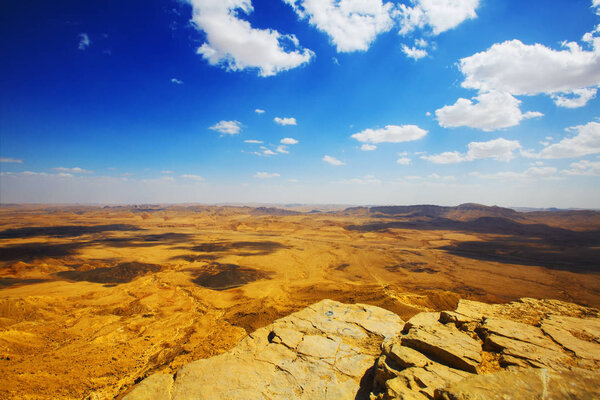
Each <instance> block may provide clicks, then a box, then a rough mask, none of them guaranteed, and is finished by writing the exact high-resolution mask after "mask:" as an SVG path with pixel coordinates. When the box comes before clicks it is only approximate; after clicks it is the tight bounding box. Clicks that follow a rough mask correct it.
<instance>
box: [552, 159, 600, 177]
mask: <svg viewBox="0 0 600 400" xmlns="http://www.w3.org/2000/svg"><path fill="white" fill-rule="evenodd" d="M570 167H571V168H570V169H566V170H564V171H561V173H563V174H565V175H587V176H600V161H589V160H581V161H578V162H574V163H572V164H571V165H570Z"/></svg>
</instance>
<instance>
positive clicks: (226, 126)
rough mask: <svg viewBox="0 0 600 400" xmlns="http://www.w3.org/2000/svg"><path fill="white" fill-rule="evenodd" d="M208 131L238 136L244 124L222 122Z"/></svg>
mask: <svg viewBox="0 0 600 400" xmlns="http://www.w3.org/2000/svg"><path fill="white" fill-rule="evenodd" d="M208 129H212V130H213V131H217V132H221V133H223V134H227V135H237V134H238V133H240V130H241V129H242V123H241V122H239V121H220V122H217V123H216V124H214V125H213V126H211V127H210V128H208Z"/></svg>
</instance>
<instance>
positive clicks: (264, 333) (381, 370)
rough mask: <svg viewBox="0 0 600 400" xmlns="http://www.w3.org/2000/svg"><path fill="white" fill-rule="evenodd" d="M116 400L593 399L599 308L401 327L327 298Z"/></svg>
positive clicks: (545, 305) (474, 316)
mask: <svg viewBox="0 0 600 400" xmlns="http://www.w3.org/2000/svg"><path fill="white" fill-rule="evenodd" d="M123 399H124V400H182V399H228V400H237V399H239V400H250V399H261V400H263V399H371V400H375V399H377V400H387V399H422V400H425V399H445V400H451V399H456V400H458V399H463V400H467V399H471V400H473V399H600V312H599V311H598V310H596V309H591V308H586V307H581V306H578V305H575V304H569V303H564V302H560V301H554V300H534V299H521V300H519V301H516V302H513V303H509V304H502V305H500V304H496V305H489V304H484V303H479V302H474V301H469V300H461V301H460V302H459V304H458V307H457V309H456V310H453V311H443V312H426V313H420V314H417V315H415V316H414V317H413V318H411V319H410V320H408V321H407V322H404V321H402V319H400V317H398V316H397V315H395V314H393V313H391V312H389V311H387V310H384V309H381V308H378V307H374V306H369V305H363V304H353V305H348V304H342V303H338V302H336V301H332V300H323V301H321V302H319V303H317V304H314V305H312V306H310V307H307V308H305V309H303V310H301V311H299V312H296V313H294V314H291V315H289V316H287V317H285V318H282V319H279V320H277V321H275V322H274V323H272V324H271V325H268V326H265V327H263V328H261V329H258V330H257V331H255V332H254V333H252V334H250V335H249V336H248V337H246V338H245V339H244V340H242V341H241V342H240V343H239V344H238V345H237V346H236V347H235V348H233V349H232V350H231V351H229V352H227V353H224V354H222V355H219V356H216V357H212V358H209V359H204V360H198V361H195V362H192V363H190V364H187V365H185V366H183V367H182V368H181V369H180V370H179V371H178V372H177V374H176V375H175V376H174V377H173V376H171V375H164V374H155V375H151V376H149V377H148V378H146V379H145V380H144V381H142V382H141V383H140V384H138V385H137V386H136V387H135V388H134V389H133V390H132V391H131V392H130V393H128V394H127V395H126V396H125V397H124V398H123Z"/></svg>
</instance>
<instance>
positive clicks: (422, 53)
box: [402, 44, 427, 61]
mask: <svg viewBox="0 0 600 400" xmlns="http://www.w3.org/2000/svg"><path fill="white" fill-rule="evenodd" d="M402 52H403V53H404V54H406V57H408V58H412V59H413V60H415V61H416V60H420V59H421V58H423V57H426V56H427V50H425V49H420V48H418V47H414V46H413V47H408V46H407V45H405V44H404V45H402Z"/></svg>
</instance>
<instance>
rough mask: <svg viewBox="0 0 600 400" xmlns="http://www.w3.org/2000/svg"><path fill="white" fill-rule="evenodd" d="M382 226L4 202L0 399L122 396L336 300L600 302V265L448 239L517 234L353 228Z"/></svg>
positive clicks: (418, 305)
mask: <svg viewBox="0 0 600 400" xmlns="http://www.w3.org/2000/svg"><path fill="white" fill-rule="evenodd" d="M368 222H370V220H369V219H368V217H366V216H356V215H347V214H344V213H332V214H327V213H321V214H299V215H257V214H255V213H254V214H253V213H252V212H251V210H250V209H246V208H216V207H215V208H190V209H186V208H183V207H172V208H168V209H164V210H158V211H157V210H151V209H149V210H140V209H131V208H111V209H109V208H100V207H98V208H84V207H82V208H70V209H60V208H41V207H37V208H36V207H20V208H17V209H15V208H10V207H4V208H1V209H0V398H3V399H82V398H90V399H110V398H114V397H118V396H122V395H123V394H124V393H126V391H127V390H129V389H130V388H131V387H132V386H133V385H134V383H136V382H138V381H140V380H141V379H143V378H144V377H145V376H147V375H148V374H150V373H153V372H157V371H168V372H173V371H175V370H177V368H178V367H180V366H181V365H182V364H184V363H187V362H189V361H191V360H194V359H198V358H206V357H210V356H212V355H215V354H220V353H222V352H224V351H227V350H228V349H230V348H231V347H233V346H234V345H235V344H237V342H238V341H239V340H240V339H241V338H242V337H243V336H244V335H246V334H247V333H249V332H251V331H253V330H254V329H256V328H258V327H261V326H264V325H266V324H268V323H270V322H272V321H273V320H274V319H277V318H279V317H281V316H283V315H286V314H289V313H290V312H293V311H296V310H299V309H301V308H303V307H305V306H306V305H308V304H311V303H314V302H316V301H318V300H321V299H324V298H331V299H335V300H339V301H343V302H349V303H355V302H361V303H368V304H373V305H377V306H380V307H383V308H386V309H389V310H391V311H393V312H395V313H398V314H399V315H400V316H402V317H403V318H408V317H410V316H412V315H414V314H416V313H417V312H419V311H421V310H427V309H442V308H443V309H448V308H452V307H453V306H454V305H455V304H456V302H457V301H458V299H459V298H470V299H477V300H482V301H487V302H507V301H511V300H514V299H517V298H520V297H535V298H554V299H560V300H566V301H571V302H576V303H579V304H583V305H588V306H594V307H598V306H600V274H599V273H598V272H597V270H596V272H594V271H593V270H592V271H590V270H587V271H583V272H582V271H581V270H578V271H579V272H571V271H569V270H568V268H556V267H553V268H547V267H545V266H544V265H531V263H530V262H529V263H527V264H528V265H516V264H511V263H507V262H499V261H493V260H491V259H490V260H485V259H482V258H485V257H480V256H477V257H466V256H464V257H463V256H459V255H457V254H456V253H453V252H451V251H448V250H447V249H448V248H449V247H452V246H454V245H457V244H460V243H466V242H468V243H475V242H490V241H492V242H493V241H495V240H498V239H499V238H500V239H502V238H503V236H502V235H494V234H489V233H486V234H481V233H473V232H465V231H461V232H459V231H449V230H433V229H427V230H424V229H395V228H390V229H385V230H383V231H360V230H351V229H347V227H348V226H350V225H357V224H367V223H368ZM40 227H53V228H52V229H50V230H47V229H46V230H44V229H41V230H40ZM73 227H75V229H74V228H73ZM586 228H588V227H586ZM596 229H597V228H596ZM504 237H505V236H504ZM596 249H597V248H596ZM553 251H554V250H553ZM590 251H595V250H594V249H592V250H590ZM541 264H543V263H541Z"/></svg>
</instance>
